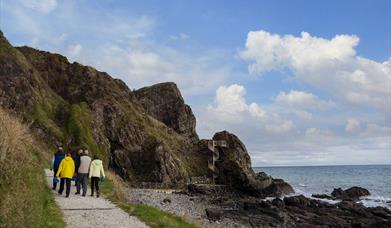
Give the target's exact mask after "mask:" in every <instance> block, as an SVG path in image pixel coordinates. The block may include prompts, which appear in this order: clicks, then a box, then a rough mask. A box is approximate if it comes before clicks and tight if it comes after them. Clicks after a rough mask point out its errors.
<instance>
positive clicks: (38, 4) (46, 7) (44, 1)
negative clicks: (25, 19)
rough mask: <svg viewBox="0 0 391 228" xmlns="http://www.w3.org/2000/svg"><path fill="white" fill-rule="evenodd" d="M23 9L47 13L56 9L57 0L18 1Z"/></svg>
mask: <svg viewBox="0 0 391 228" xmlns="http://www.w3.org/2000/svg"><path fill="white" fill-rule="evenodd" d="M20 2H21V3H22V4H23V6H24V7H27V8H29V9H32V10H35V11H38V12H41V13H49V12H51V11H52V10H54V9H56V8H57V0H20Z"/></svg>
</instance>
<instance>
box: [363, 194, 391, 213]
mask: <svg viewBox="0 0 391 228" xmlns="http://www.w3.org/2000/svg"><path fill="white" fill-rule="evenodd" d="M360 203H362V204H363V205H364V206H366V207H378V206H380V207H386V208H388V209H390V210H391V198H389V197H383V196H366V197H363V198H361V200H360Z"/></svg>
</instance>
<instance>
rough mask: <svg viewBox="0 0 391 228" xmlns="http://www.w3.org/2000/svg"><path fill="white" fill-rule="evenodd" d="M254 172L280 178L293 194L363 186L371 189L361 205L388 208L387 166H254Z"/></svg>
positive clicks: (390, 176) (390, 182) (390, 177)
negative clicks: (291, 189) (288, 185)
mask: <svg viewBox="0 0 391 228" xmlns="http://www.w3.org/2000/svg"><path fill="white" fill-rule="evenodd" d="M254 171H255V172H265V173H267V174H269V175H272V176H273V177H274V178H282V179H284V180H285V181H287V182H288V183H290V184H291V185H292V187H293V188H294V190H295V192H296V194H303V195H305V196H307V197H310V196H311V194H313V193H320V194H322V193H325V194H330V193H331V192H332V191H333V189H334V188H338V187H339V188H342V189H346V188H349V187H352V186H359V187H363V188H366V189H368V190H369V191H370V192H371V195H370V196H368V197H364V198H362V199H361V202H362V203H363V204H364V205H366V206H368V207H374V206H384V207H387V208H389V209H391V165H354V166H296V167H254Z"/></svg>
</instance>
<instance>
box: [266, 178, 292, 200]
mask: <svg viewBox="0 0 391 228" xmlns="http://www.w3.org/2000/svg"><path fill="white" fill-rule="evenodd" d="M263 192H264V195H266V196H271V197H281V196H283V195H288V194H290V193H293V192H294V190H293V188H292V186H291V185H290V184H288V183H286V182H285V181H284V180H282V179H272V183H271V185H270V186H268V187H267V188H265V189H264V190H263Z"/></svg>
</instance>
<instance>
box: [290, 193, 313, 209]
mask: <svg viewBox="0 0 391 228" xmlns="http://www.w3.org/2000/svg"><path fill="white" fill-rule="evenodd" d="M284 203H285V205H287V206H295V207H307V206H308V205H309V204H310V200H309V199H308V198H306V197H305V196H303V195H298V196H291V197H284Z"/></svg>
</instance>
